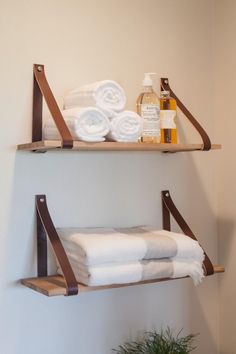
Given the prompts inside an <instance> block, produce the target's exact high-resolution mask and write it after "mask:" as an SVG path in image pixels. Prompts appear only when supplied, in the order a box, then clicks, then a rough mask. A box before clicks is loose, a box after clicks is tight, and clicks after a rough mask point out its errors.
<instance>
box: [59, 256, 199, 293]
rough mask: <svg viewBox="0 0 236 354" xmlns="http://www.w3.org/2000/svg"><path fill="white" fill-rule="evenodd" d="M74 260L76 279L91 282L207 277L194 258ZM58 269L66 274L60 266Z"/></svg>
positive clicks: (114, 282)
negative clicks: (86, 263)
mask: <svg viewBox="0 0 236 354" xmlns="http://www.w3.org/2000/svg"><path fill="white" fill-rule="evenodd" d="M69 260H70V263H71V266H72V269H73V272H74V274H75V277H76V280H77V281H78V282H79V283H82V284H85V285H88V286H99V285H111V284H125V283H134V282H139V281H144V280H152V279H162V278H182V277H186V276H190V277H191V278H192V280H193V282H194V284H195V285H198V284H199V283H200V282H201V281H202V279H203V278H204V272H203V268H202V265H201V264H200V263H199V262H196V261H195V262H192V261H191V260H173V259H161V260H153V259H151V260H146V261H136V262H128V263H108V264H101V265H98V266H84V265H81V264H78V263H77V262H74V261H73V260H71V259H70V258H69ZM58 273H59V274H62V271H61V269H60V267H59V268H58Z"/></svg>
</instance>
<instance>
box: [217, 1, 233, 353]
mask: <svg viewBox="0 0 236 354" xmlns="http://www.w3.org/2000/svg"><path fill="white" fill-rule="evenodd" d="M235 31H236V3H235V1H233V0H232V1H230V0H226V1H220V0H217V1H216V36H215V43H216V50H215V52H216V56H215V64H216V66H215V95H216V104H215V109H216V111H215V116H216V122H217V125H216V132H217V137H218V139H220V140H221V141H222V145H223V149H222V151H221V154H220V160H219V163H218V169H217V180H218V195H219V203H218V205H219V208H218V220H219V222H218V225H219V255H220V260H221V262H223V263H224V264H225V267H226V273H225V275H224V276H223V277H221V278H220V319H221V321H220V353H221V354H234V353H235V352H236V338H235V315H236V311H235V296H236V285H235V275H236V272H235V269H236V265H235V259H236V251H235V250H236V241H235V237H236V224H235V220H236V213H235V210H236V209H235V208H236V188H235V178H236V170H235V158H234V151H235V146H236V145H235V129H236V119H235V114H234V100H235V98H234V96H235V85H236V71H235V61H236V44H235Z"/></svg>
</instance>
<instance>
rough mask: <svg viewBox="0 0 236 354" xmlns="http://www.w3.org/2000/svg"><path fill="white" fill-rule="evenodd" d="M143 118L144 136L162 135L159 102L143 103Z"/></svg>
mask: <svg viewBox="0 0 236 354" xmlns="http://www.w3.org/2000/svg"><path fill="white" fill-rule="evenodd" d="M141 117H142V118H143V132H142V136H158V137H159V136H160V107H159V106H158V105H157V104H141Z"/></svg>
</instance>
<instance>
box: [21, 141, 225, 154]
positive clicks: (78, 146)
mask: <svg viewBox="0 0 236 354" xmlns="http://www.w3.org/2000/svg"><path fill="white" fill-rule="evenodd" d="M17 149H18V150H24V151H38V152H40V151H41V152H45V151H48V150H58V151H61V150H68V149H63V148H62V142H61V141H60V140H42V141H37V142H34V143H28V144H20V145H18V146H17ZM211 149H213V150H216V149H221V145H220V144H212V146H211ZM72 150H77V151H161V152H183V151H201V150H203V144H154V143H117V142H100V143H86V142H83V141H77V140H75V141H74V142H73V148H72Z"/></svg>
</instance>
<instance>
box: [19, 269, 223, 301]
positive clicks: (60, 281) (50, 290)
mask: <svg viewBox="0 0 236 354" xmlns="http://www.w3.org/2000/svg"><path fill="white" fill-rule="evenodd" d="M224 271H225V269H224V267H223V266H221V265H215V266H214V272H215V273H223V272H224ZM178 279H181V278H178ZM170 280H176V278H175V279H172V278H163V279H153V280H145V281H141V282H137V283H126V284H113V285H105V286H93V287H92V286H85V285H83V284H80V283H78V287H79V294H80V293H82V292H89V291H98V290H105V289H115V288H121V287H127V286H135V285H143V284H151V283H158V282H163V281H170ZM21 283H22V284H23V285H25V286H26V287H28V288H30V289H33V290H35V291H37V292H39V293H41V294H44V295H47V296H57V295H66V286H65V280H64V278H63V277H62V276H60V275H51V276H48V277H42V278H27V279H22V280H21Z"/></svg>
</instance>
